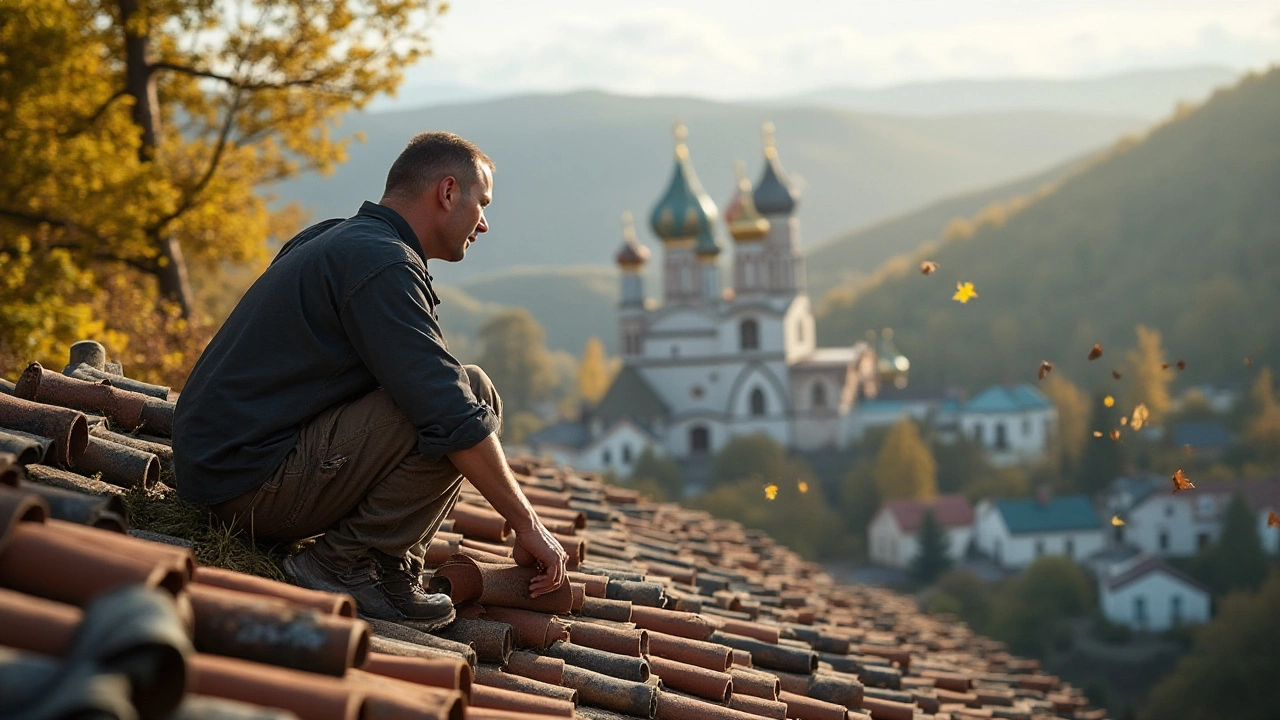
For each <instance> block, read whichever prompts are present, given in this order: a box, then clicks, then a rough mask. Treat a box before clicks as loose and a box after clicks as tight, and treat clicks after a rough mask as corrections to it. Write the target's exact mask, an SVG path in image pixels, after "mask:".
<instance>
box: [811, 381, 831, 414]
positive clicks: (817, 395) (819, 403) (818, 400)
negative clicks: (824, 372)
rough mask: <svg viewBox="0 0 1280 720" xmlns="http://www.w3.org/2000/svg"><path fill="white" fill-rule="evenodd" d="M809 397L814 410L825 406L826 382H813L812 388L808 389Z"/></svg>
mask: <svg viewBox="0 0 1280 720" xmlns="http://www.w3.org/2000/svg"><path fill="white" fill-rule="evenodd" d="M810 398H811V400H812V403H813V407H814V409H815V410H821V409H824V408H826V407H827V386H826V383H822V382H815V383H814V384H813V390H811V391H810Z"/></svg>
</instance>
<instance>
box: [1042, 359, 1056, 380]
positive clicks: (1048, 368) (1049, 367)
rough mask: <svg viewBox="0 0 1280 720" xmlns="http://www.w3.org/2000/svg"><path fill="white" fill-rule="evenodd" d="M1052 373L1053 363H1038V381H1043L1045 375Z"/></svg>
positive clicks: (1043, 361) (1044, 361)
mask: <svg viewBox="0 0 1280 720" xmlns="http://www.w3.org/2000/svg"><path fill="white" fill-rule="evenodd" d="M1052 371H1053V363H1051V362H1049V361H1048V360H1041V361H1040V379H1041V380H1043V379H1044V376H1045V375H1048V374H1049V373H1050V372H1052Z"/></svg>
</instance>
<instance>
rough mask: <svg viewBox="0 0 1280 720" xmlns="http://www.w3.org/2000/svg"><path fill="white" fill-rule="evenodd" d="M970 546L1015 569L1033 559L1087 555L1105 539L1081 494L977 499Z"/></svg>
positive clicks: (999, 563)
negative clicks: (973, 545)
mask: <svg viewBox="0 0 1280 720" xmlns="http://www.w3.org/2000/svg"><path fill="white" fill-rule="evenodd" d="M974 532H975V544H976V547H977V549H978V551H979V552H981V553H983V554H984V555H986V556H988V557H990V558H991V559H992V560H993V561H994V562H995V563H996V564H997V565H999V566H1000V567H1003V568H1005V569H1008V570H1017V569H1021V568H1023V567H1026V566H1027V565H1030V564H1031V563H1032V562H1033V561H1035V559H1036V558H1039V557H1043V556H1045V555H1059V556H1062V557H1066V558H1070V559H1072V560H1081V559H1083V558H1086V557H1089V556H1090V555H1093V554H1094V553H1096V552H1098V551H1099V550H1101V549H1102V548H1103V546H1104V545H1105V543H1106V539H1105V535H1104V532H1103V526H1102V521H1101V520H1100V519H1099V518H1098V513H1097V512H1095V511H1094V509H1093V504H1092V503H1091V502H1090V501H1089V498H1088V497H1086V496H1084V495H1067V496H1063V497H1053V496H1052V495H1051V494H1050V493H1049V492H1047V488H1042V489H1041V492H1039V493H1037V494H1036V497H1033V498H1012V499H1008V498H1002V499H997V500H982V501H981V502H979V503H978V506H977V508H976V509H975V523H974Z"/></svg>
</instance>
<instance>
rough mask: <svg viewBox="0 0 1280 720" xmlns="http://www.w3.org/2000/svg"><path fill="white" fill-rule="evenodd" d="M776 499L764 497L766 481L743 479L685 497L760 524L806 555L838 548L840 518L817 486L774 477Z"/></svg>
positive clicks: (721, 513)
mask: <svg viewBox="0 0 1280 720" xmlns="http://www.w3.org/2000/svg"><path fill="white" fill-rule="evenodd" d="M776 484H777V485H778V491H777V496H776V499H774V500H766V499H765V493H764V487H765V485H766V483H765V482H764V481H762V480H759V479H747V480H741V481H738V482H732V483H726V484H721V485H717V486H715V487H713V488H712V489H711V490H709V491H707V492H706V493H703V494H702V495H700V496H698V497H696V498H694V499H692V500H690V501H688V504H689V505H690V506H692V507H694V508H698V509H701V510H706V511H708V512H710V513H711V514H713V515H715V516H717V517H723V518H729V519H731V520H737V521H738V522H741V523H742V524H743V525H745V526H747V527H753V528H760V529H761V530H764V531H766V532H768V533H769V534H770V535H772V536H773V537H774V539H776V540H777V541H778V542H780V543H782V544H783V545H786V546H787V547H789V548H791V549H792V550H795V551H796V552H798V553H800V554H801V555H803V556H805V557H807V558H816V557H819V556H824V555H830V554H832V552H833V551H835V550H836V549H838V548H839V543H840V540H841V537H840V535H841V534H840V520H839V518H837V517H836V515H835V513H834V512H832V510H831V507H830V505H829V503H828V502H827V500H826V498H825V497H824V496H823V494H822V492H821V491H820V490H819V489H818V488H816V487H815V488H810V489H809V490H808V491H807V492H800V490H799V488H798V487H797V486H798V483H797V481H796V480H794V479H792V480H782V481H777V482H776Z"/></svg>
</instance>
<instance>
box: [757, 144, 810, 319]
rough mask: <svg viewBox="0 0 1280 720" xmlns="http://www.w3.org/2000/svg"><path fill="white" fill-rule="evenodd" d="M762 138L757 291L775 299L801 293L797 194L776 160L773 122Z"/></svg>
mask: <svg viewBox="0 0 1280 720" xmlns="http://www.w3.org/2000/svg"><path fill="white" fill-rule="evenodd" d="M763 135H764V173H763V174H762V175H761V176H760V182H758V183H756V189H755V192H754V193H753V195H752V199H753V200H754V201H755V206H756V210H757V211H759V213H760V214H761V215H763V216H764V217H765V219H767V220H768V221H769V229H768V231H767V232H766V234H765V236H764V238H763V241H762V247H761V248H760V250H759V260H760V265H761V270H762V273H763V274H762V276H761V280H760V291H761V292H764V293H767V294H769V295H775V296H787V297H790V296H794V295H795V294H796V293H799V292H803V291H804V284H805V283H804V258H802V257H801V255H800V250H799V248H800V219H799V218H797V217H796V216H795V212H796V203H797V201H798V200H799V198H800V192H799V190H797V189H796V188H795V186H793V185H792V184H791V181H790V180H789V179H788V178H787V173H786V171H785V170H783V169H782V163H781V162H780V161H779V160H778V149H777V147H776V146H775V145H774V139H773V123H771V122H767V123H765V124H764V128H763Z"/></svg>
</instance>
